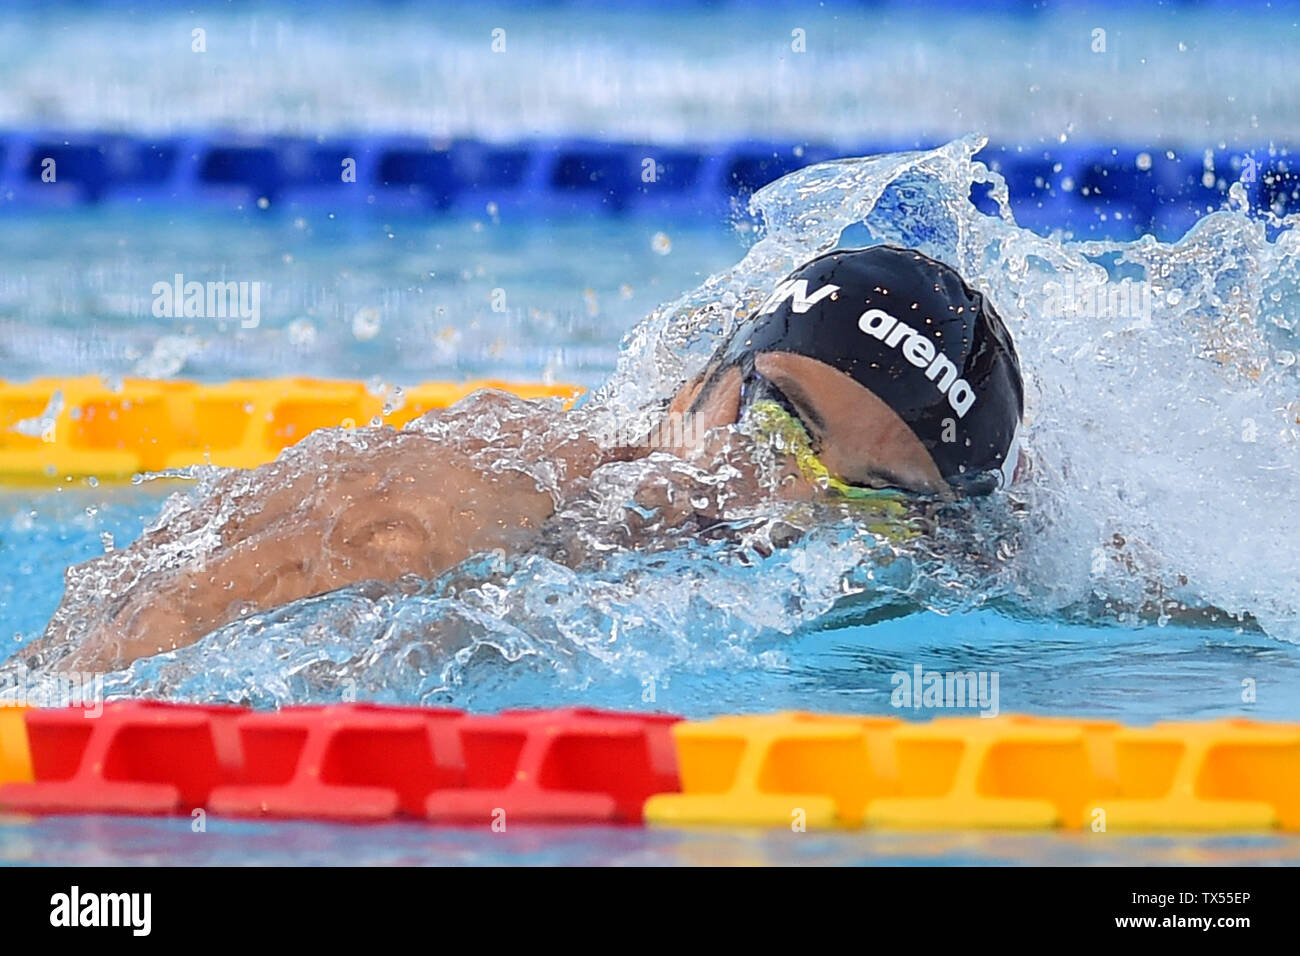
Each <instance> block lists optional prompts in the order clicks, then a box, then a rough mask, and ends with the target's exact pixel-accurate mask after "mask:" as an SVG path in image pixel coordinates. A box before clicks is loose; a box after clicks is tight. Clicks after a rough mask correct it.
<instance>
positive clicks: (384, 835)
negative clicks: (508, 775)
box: [0, 816, 1300, 866]
mask: <svg viewBox="0 0 1300 956" xmlns="http://www.w3.org/2000/svg"><path fill="white" fill-rule="evenodd" d="M32 863H43V864H51V865H76V866H82V865H85V866H453V865H454V866H592V865H606V866H681V865H696V866H761V865H777V866H799V865H809V864H816V865H824V866H831V865H833V866H881V865H883V866H907V865H929V866H936V865H938V866H971V865H980V866H1032V865H1040V866H1041V865H1047V866H1089V865H1108V866H1124V865H1128V866H1133V865H1145V866H1186V865H1198V866H1280V865H1295V864H1296V863H1300V838H1297V837H1294V836H1291V837H1284V836H1278V835H1273V834H1233V835H1231V836H1205V835H1197V836H1189V835H1186V834H1177V835H1170V836H1159V837H1154V836H1121V835H1105V834H1101V835H1096V834H1090V835H1083V834H1032V835H1029V834H1015V833H951V834H935V833H871V832H865V831H860V832H856V833H825V832H816V831H814V832H808V833H799V834H795V833H786V832H784V831H780V830H774V831H762V830H745V829H738V830H715V829H698V830H668V829H653V828H652V829H644V830H643V829H639V828H633V827H531V828H526V829H519V830H516V831H507V832H505V833H492V832H490V831H488V830H487V829H483V830H463V829H450V828H444V827H429V826H423V825H420V824H402V823H395V824H384V825H382V826H378V827H372V826H339V825H330V824H321V823H309V822H290V823H261V822H241V821H230V820H218V819H216V818H210V819H209V820H208V821H206V829H204V830H202V831H201V832H196V830H195V827H194V824H193V822H192V821H191V820H189V819H149V818H115V817H93V816H91V817H47V818H42V819H40V820H25V819H18V818H12V817H10V818H4V817H0V865H22V864H32Z"/></svg>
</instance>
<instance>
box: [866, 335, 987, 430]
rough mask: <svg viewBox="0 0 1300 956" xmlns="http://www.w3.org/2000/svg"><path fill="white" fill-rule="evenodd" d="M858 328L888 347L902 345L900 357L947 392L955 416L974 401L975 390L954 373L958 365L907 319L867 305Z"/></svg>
mask: <svg viewBox="0 0 1300 956" xmlns="http://www.w3.org/2000/svg"><path fill="white" fill-rule="evenodd" d="M858 328H860V329H861V330H862V331H863V332H866V333H867V335H870V336H872V337H874V338H877V339H879V340H880V341H882V342H884V343H885V344H886V345H888V346H889V347H890V348H891V349H900V348H901V349H902V352H903V358H905V359H907V360H908V361H909V362H911V363H912V364H913V365H915V366H916V367H917V368H920V369H924V370H925V377H926V378H928V379H929V380H930V381H932V382H934V383H935V386H936V387H937V388H938V389H939V393H940V394H941V395H946V396H948V404H949V405H951V406H952V410H953V411H954V412H956V413H957V417H958V418H965V417H966V413H967V412H969V411H970V409H971V406H972V405H974V404H975V390H974V389H972V388H971V387H970V385H969V384H968V383H967V382H966V380H965V379H964V378H958V377H957V366H956V365H953V364H952V362H951V361H950V360H949V359H948V356H946V355H944V354H943V353H942V352H940V351H939V350H938V349H937V348H935V345H934V342H933V340H931V339H930V338H929V337H928V336H925V335H922V334H921V333H920V332H918V331H917V330H916V329H914V328H912V327H911V326H910V325H908V324H907V323H906V322H900V321H899V320H898V319H896V318H894V317H893V316H892V315H890V314H889V313H888V312H886V311H885V310H884V309H868V310H867V311H866V312H863V313H862V315H861V316H859V317H858ZM936 380H937V381H936Z"/></svg>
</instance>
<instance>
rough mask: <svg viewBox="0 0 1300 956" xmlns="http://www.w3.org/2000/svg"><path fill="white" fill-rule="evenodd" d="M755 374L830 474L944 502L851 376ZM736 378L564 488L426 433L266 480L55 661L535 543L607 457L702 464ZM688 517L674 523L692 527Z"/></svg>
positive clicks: (780, 358)
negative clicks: (204, 549) (187, 553)
mask: <svg viewBox="0 0 1300 956" xmlns="http://www.w3.org/2000/svg"><path fill="white" fill-rule="evenodd" d="M755 367H756V369H757V370H758V372H759V373H760V374H761V375H762V376H763V377H765V378H766V379H767V380H768V381H769V382H771V383H772V384H773V385H774V386H776V387H777V388H779V389H780V390H781V392H782V393H783V394H784V395H785V396H786V398H787V399H788V400H789V402H790V404H791V405H792V406H793V407H794V409H795V411H796V412H797V413H798V414H799V416H800V418H801V419H802V420H803V422H804V423H805V427H806V428H807V429H808V431H809V432H810V437H811V438H812V440H813V446H814V449H815V450H816V451H817V453H818V455H819V457H820V458H821V460H822V461H823V462H824V463H825V464H826V466H827V468H828V469H829V470H830V472H831V473H832V474H834V475H836V476H837V477H840V478H842V479H844V480H845V481H848V482H851V483H857V484H869V485H877V486H883V485H893V486H896V487H903V488H909V489H912V490H916V491H922V492H928V493H933V494H946V493H947V486H946V484H945V483H944V481H943V479H942V477H941V476H940V474H939V471H938V469H937V468H936V466H935V464H934V461H933V460H932V459H931V458H930V455H929V453H928V452H926V450H925V448H924V446H923V445H922V444H921V443H920V441H919V440H918V439H917V438H916V436H915V435H913V433H912V432H911V430H910V429H909V428H908V427H907V425H906V424H905V423H904V422H903V421H902V420H901V419H900V418H899V417H898V416H897V415H896V414H895V413H894V412H893V411H892V410H891V409H890V408H889V407H888V406H886V405H885V404H884V403H883V402H881V401H880V400H879V399H878V398H876V396H875V395H873V394H872V393H871V392H870V391H868V390H867V389H866V388H864V387H863V386H861V385H860V384H858V383H857V382H855V381H854V380H853V379H851V378H850V377H849V376H847V375H845V374H843V373H842V372H839V371H837V370H835V369H832V368H829V367H828V366H826V365H823V364H822V363H820V362H817V361H815V360H813V359H809V358H807V357H804V356H800V355H794V354H790V353H767V354H763V355H760V356H758V357H757V359H756V362H755ZM741 384H742V383H741V373H740V371H739V370H738V369H736V368H734V367H733V368H730V369H718V368H716V367H715V366H710V367H709V368H708V369H706V371H705V372H704V373H703V374H702V375H700V376H699V377H697V378H696V379H694V380H693V381H691V382H688V383H687V384H686V385H685V386H683V387H682V388H681V389H680V390H679V391H678V393H677V394H676V395H675V396H674V397H673V399H672V401H671V402H670V403H669V407H668V412H669V414H670V415H673V414H676V415H683V414H685V415H689V416H692V417H693V422H692V425H693V427H692V428H691V429H688V430H686V434H684V435H679V437H680V440H679V441H678V442H677V443H676V444H672V445H667V446H666V445H664V444H662V443H661V444H659V445H658V446H657V447H656V448H653V449H652V448H649V447H645V446H646V443H645V442H643V443H641V446H640V447H638V448H635V449H629V448H617V449H609V448H601V447H600V446H599V445H598V444H597V443H596V442H595V440H594V439H589V438H578V439H572V438H569V439H566V440H562V441H557V442H555V443H553V444H552V445H551V446H548V447H545V448H543V449H541V450H540V451H539V454H540V455H541V456H544V457H545V459H546V460H547V461H549V462H551V463H552V464H553V465H554V466H555V468H556V472H557V474H559V475H560V482H559V487H558V491H557V492H556V493H552V492H551V491H543V490H540V489H539V488H538V487H537V485H536V483H535V482H534V480H533V479H532V478H531V477H530V476H528V475H526V474H523V473H522V472H514V471H502V472H494V473H491V474H487V473H485V472H484V471H483V469H481V468H480V467H479V466H478V465H477V463H475V462H473V461H472V460H471V459H470V456H469V455H468V454H466V453H465V452H464V451H463V450H458V449H457V448H450V447H449V446H448V445H447V444H445V443H443V442H441V441H440V440H439V439H437V438H436V437H433V436H429V435H425V434H421V433H414V432H401V433H398V434H397V435H395V436H394V437H393V440H391V441H386V442H384V443H382V444H378V445H376V446H375V447H371V448H366V449H361V448H354V447H349V446H346V445H341V446H338V447H336V448H334V449H331V451H330V453H329V454H328V455H327V456H326V458H325V460H323V461H322V462H321V463H320V470H319V471H317V472H312V473H308V474H299V475H294V476H292V477H285V478H284V479H283V480H280V481H279V482H278V483H277V482H276V481H274V480H271V481H268V483H267V485H266V486H265V487H263V488H262V490H260V491H257V492H254V493H253V495H252V496H250V497H245V498H244V499H243V500H241V502H240V507H239V510H238V513H237V514H238V516H237V517H236V518H233V519H231V520H229V521H227V522H226V523H225V524H224V525H223V526H222V527H221V528H220V530H219V534H220V537H221V543H220V545H219V546H218V547H217V548H216V549H215V550H214V551H213V552H212V553H211V554H210V555H209V556H207V557H206V558H203V559H200V560H196V561H192V562H191V563H190V564H188V565H187V566H184V567H181V568H180V569H178V570H175V571H170V572H154V573H151V574H150V575H148V577H147V579H146V580H143V581H141V582H140V583H139V584H137V585H136V586H134V587H132V588H130V589H128V591H127V593H125V594H121V595H117V596H116V597H115V599H114V600H112V601H111V602H110V603H109V604H107V605H106V606H105V608H104V609H103V612H102V613H101V615H100V616H99V618H98V619H97V620H95V621H93V622H91V624H90V627H89V630H88V632H87V635H86V637H85V639H84V640H83V641H81V643H80V644H79V646H78V647H77V648H76V649H75V650H73V651H72V652H71V653H70V654H69V655H68V656H66V657H64V658H63V659H62V660H61V661H60V663H59V666H60V667H62V668H77V669H85V670H103V669H116V668H120V667H123V666H125V665H126V664H128V663H130V662H131V661H133V660H135V659H137V658H140V657H145V656H149V655H153V654H157V653H159V652H162V651H167V650H172V649H175V648H178V647H183V646H185V645H188V644H192V643H194V642H195V641H197V640H198V639H199V638H201V637H202V636H203V635H205V634H207V633H209V632H210V631H212V630H214V629H216V628H218V627H221V626H222V625H224V624H227V623H229V622H231V621H233V620H235V619H236V618H238V617H240V616H244V615H247V614H251V613H255V612H257V611H264V610H268V609H270V608H273V607H277V606H279V605H282V604H286V603H288V602H291V601H295V600H298V599H300V598H304V597H308V596H311V595H316V594H322V593H325V592H327V591H332V590H334V589H336V588H340V587H344V586H346V585H349V584H355V583H358V582H361V581H366V580H384V581H393V580H396V579H398V578H400V577H402V576H403V575H408V574H413V575H418V576H419V577H421V578H430V577H433V576H435V575H437V574H439V573H441V572H443V571H445V570H447V569H448V568H450V567H452V566H454V565H456V564H457V563H459V562H460V561H462V560H464V559H465V558H466V557H468V556H469V555H471V554H475V553H478V552H482V551H488V550H492V549H497V548H502V549H505V550H507V551H509V552H515V551H522V550H526V549H527V548H528V547H529V546H530V545H531V544H532V543H534V542H535V541H536V540H537V537H538V535H539V534H540V533H541V531H542V529H543V527H544V526H545V525H546V523H547V521H548V519H550V518H551V517H552V515H554V513H555V511H556V508H557V506H558V505H560V504H561V503H562V502H563V500H565V499H566V497H568V496H571V495H575V494H579V493H581V489H582V486H583V483H584V482H585V480H586V479H587V478H588V477H589V476H590V475H591V474H592V472H593V471H595V470H596V469H597V468H599V467H600V466H601V465H603V464H607V463H609V462H612V461H626V460H628V459H631V458H636V457H642V456H644V455H646V454H649V453H650V451H652V450H654V451H668V452H670V453H672V454H674V455H677V456H679V457H682V458H687V459H690V460H692V461H694V462H696V463H697V464H705V465H707V463H708V462H709V461H710V460H711V456H712V455H713V454H714V453H715V451H716V449H717V448H718V447H720V446H721V445H722V444H723V443H724V442H725V441H726V432H725V431H719V430H718V429H721V428H722V427H723V426H726V425H730V424H733V423H735V422H736V421H737V420H738V419H739V418H740V417H741V414H742V408H741ZM467 401H469V402H475V400H473V399H471V400H467ZM493 401H498V402H500V401H504V399H501V398H500V397H497V398H493V397H490V396H483V397H480V398H479V399H477V401H476V402H475V414H482V413H483V412H484V411H485V410H490V409H485V408H484V404H485V403H486V404H487V405H489V406H490V404H491V403H492V402H493ZM466 404H467V403H461V405H459V406H457V407H455V408H451V409H447V410H445V411H443V412H436V413H433V414H435V415H438V416H439V417H440V418H444V419H447V420H449V421H451V422H452V423H453V424H454V423H455V420H456V418H457V416H458V415H467V414H468V413H467V411H466V409H465V408H463V407H462V406H465V405H466ZM539 414H541V412H539ZM542 424H544V423H527V422H523V423H521V422H519V421H517V420H511V427H513V428H515V429H517V430H518V433H517V434H516V435H514V436H511V437H512V438H513V440H515V441H517V442H519V443H522V440H523V433H524V431H525V430H528V429H532V428H534V427H540V426H541V425H542ZM671 433H672V432H671V430H670V429H666V430H665V434H671ZM688 438H689V440H687V439H688ZM275 468H276V465H275V463H272V464H269V465H264V466H262V467H261V468H259V469H257V471H258V472H262V473H264V474H266V476H267V478H268V479H274V478H275V474H274V473H273V469H275ZM787 478H788V480H787V481H785V482H783V483H782V485H781V490H780V492H779V493H780V494H781V496H782V497H794V498H808V497H812V496H814V495H815V494H818V493H820V492H819V491H818V490H816V489H814V488H812V487H811V486H810V485H809V484H808V483H807V481H805V480H804V479H803V478H802V477H801V476H799V475H798V473H797V471H795V470H791V471H790V472H789V474H788V475H787ZM741 480H744V479H741ZM756 487H757V485H756V484H755V488H756ZM231 493H232V481H231V480H225V481H223V482H221V483H220V484H219V485H218V487H217V489H216V490H215V491H214V492H213V493H212V498H211V499H210V500H208V501H206V502H205V503H204V504H205V505H209V506H215V505H220V504H221V503H222V496H225V495H228V494H231ZM757 493H758V492H757V491H755V494H757ZM690 497H691V496H689V495H673V494H671V493H670V491H667V490H665V488H664V486H663V484H662V483H660V484H658V485H654V486H651V485H647V486H646V487H644V488H642V489H641V490H640V491H638V492H637V494H636V500H637V502H638V503H639V504H640V505H642V506H643V507H652V508H659V509H661V510H665V511H669V512H671V511H672V509H673V508H674V507H679V508H680V507H681V506H680V504H677V503H678V502H681V501H682V500H688V499H689V498H690ZM686 510H688V509H683V510H682V513H681V514H680V515H676V516H674V515H670V516H669V518H670V520H672V519H673V518H674V517H678V518H684V517H685V511H686ZM173 537H174V535H173V534H172V533H170V532H169V530H168V529H165V528H164V529H159V530H157V531H155V532H151V533H147V534H146V535H144V536H143V537H142V538H141V539H140V540H139V541H137V542H135V543H134V544H132V545H131V546H130V548H128V549H126V550H127V552H128V553H129V555H131V556H135V557H141V556H145V555H148V554H150V552H151V551H152V550H156V549H158V548H161V547H163V546H165V545H166V544H167V542H168V541H169V540H170V539H171V538H173ZM97 560H104V559H97ZM65 601H66V596H65ZM66 627H67V620H66V615H60V614H58V613H56V615H55V617H54V619H53V620H52V622H51V625H50V628H49V629H47V632H46V634H45V636H44V637H42V638H41V639H39V640H37V641H35V642H33V644H32V645H30V647H29V648H28V649H27V652H28V653H30V655H31V656H32V658H33V660H34V662H36V661H39V655H40V654H41V652H42V650H43V648H44V647H45V646H48V645H51V644H54V643H58V642H59V641H60V640H62V639H65V637H64V630H65V628H66Z"/></svg>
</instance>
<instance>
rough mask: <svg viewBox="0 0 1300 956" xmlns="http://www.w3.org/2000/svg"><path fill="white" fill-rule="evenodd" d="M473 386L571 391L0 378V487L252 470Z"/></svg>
mask: <svg viewBox="0 0 1300 956" xmlns="http://www.w3.org/2000/svg"><path fill="white" fill-rule="evenodd" d="M482 388H497V389H502V390H504V391H508V392H512V393H514V394H515V395H518V396H520V397H521V398H543V397H560V398H564V399H573V398H574V397H576V396H577V395H578V394H579V392H580V391H581V389H579V388H577V387H576V386H573V385H543V384H521V383H511V382H499V381H491V380H486V379H483V380H476V381H469V382H428V383H425V384H422V385H414V386H410V387H407V388H403V389H402V391H401V397H400V400H398V398H397V396H396V394H395V393H392V392H390V393H386V394H375V393H374V392H372V391H371V390H369V389H368V388H367V387H366V385H365V384H364V383H362V382H346V381H326V380H322V379H310V378H280V379H263V380H249V381H236V382H225V383H222V384H212V385H208V384H201V383H197V382H174V381H155V380H151V379H139V378H128V379H124V380H122V381H121V382H120V383H119V384H116V385H113V386H110V385H108V384H107V383H105V382H104V381H103V380H102V379H101V378H99V377H98V376H85V377H81V378H44V379H36V380H34V381H31V382H24V383H21V384H13V383H6V382H0V481H19V482H21V481H49V480H51V479H65V478H84V477H95V478H103V479H110V478H129V477H130V476H132V475H135V474H139V473H142V472H151V471H161V470H163V469H167V468H183V467H185V466H187V465H197V464H213V465H221V466H225V467H236V468H254V467H256V466H258V465H261V464H265V463H266V462H268V461H271V460H273V459H274V458H275V457H276V455H278V454H279V453H280V451H281V450H282V449H283V448H285V447H286V446H288V445H292V444H293V443H295V442H297V441H298V440H299V439H301V438H302V437H303V436H304V435H306V434H308V433H309V432H311V431H314V430H315V429H317V428H331V427H337V426H344V427H355V426H358V425H368V424H385V425H392V426H394V427H397V428H400V427H401V426H402V425H405V424H406V423H407V422H408V421H410V420H411V419H413V418H417V417H418V416H420V415H423V414H424V413H425V412H427V411H430V410H431V409H435V408H446V407H448V406H450V405H454V404H455V403H456V402H458V401H459V400H460V399H462V398H464V397H465V396H466V395H469V394H470V393H472V392H475V391H478V390H479V389H482Z"/></svg>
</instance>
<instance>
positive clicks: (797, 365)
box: [668, 352, 949, 495]
mask: <svg viewBox="0 0 1300 956" xmlns="http://www.w3.org/2000/svg"><path fill="white" fill-rule="evenodd" d="M773 394H776V395H778V396H779V397H780V398H781V399H783V401H784V403H785V404H786V406H787V407H788V408H789V410H790V411H791V412H793V413H794V414H795V416H796V417H798V419H799V420H800V421H801V422H802V423H803V426H804V428H805V430H807V432H808V435H809V437H810V438H811V440H812V445H813V451H814V452H816V454H817V457H818V458H820V459H821V461H822V463H823V464H824V465H825V466H826V468H827V470H828V471H829V472H830V473H831V475H833V476H834V477H836V478H839V479H840V480H841V481H844V482H846V483H848V484H851V485H861V486H864V487H874V488H886V487H892V488H903V489H907V490H909V491H917V492H924V493H929V494H939V495H947V494H948V493H949V487H948V483H947V482H946V481H944V479H943V476H942V475H941V474H940V473H939V469H938V467H937V466H936V465H935V463H934V459H932V458H931V457H930V453H929V452H928V451H926V450H925V446H924V445H922V444H921V442H920V440H919V439H918V438H917V437H916V435H915V434H914V433H913V432H912V430H911V429H910V428H909V427H908V426H907V424H906V423H905V422H904V421H903V420H902V419H901V418H899V417H898V415H897V413H895V412H894V410H893V409H892V408H890V407H889V406H888V405H886V404H885V403H884V402H883V401H881V400H880V399H879V398H877V397H876V395H875V394H874V393H872V392H871V390H870V389H868V388H866V387H865V386H863V385H860V384H859V383H858V382H855V381H854V380H853V379H852V378H850V377H849V376H848V375H846V374H844V373H843V372H841V371H839V370H838V369H834V368H831V367H830V366H829V365H826V364H824V363H823V362H819V361H817V360H816V359H812V358H808V357H807V356H804V355H796V354H794V353H792V352H764V353H760V354H759V355H757V356H756V357H755V358H754V372H753V373H750V374H749V375H748V376H746V374H745V373H744V372H743V371H742V370H741V368H740V367H739V366H735V365H732V366H730V367H727V368H722V367H721V366H720V363H718V362H715V363H714V364H712V365H711V366H710V367H709V368H707V369H705V371H704V372H703V373H702V374H701V375H700V376H699V377H698V378H696V379H694V380H693V381H691V382H688V383H687V384H686V385H685V386H683V388H682V389H681V391H679V392H678V393H677V395H676V396H674V398H673V400H672V403H671V404H670V405H669V409H668V411H669V414H678V415H682V416H691V424H692V427H691V428H689V429H685V430H684V432H685V435H687V436H702V435H704V434H705V433H707V432H708V430H709V429H712V428H718V427H721V426H724V425H730V424H733V423H735V422H737V421H740V420H741V418H743V416H744V414H745V412H746V410H747V408H748V406H749V405H750V403H751V402H752V401H754V399H755V397H757V396H760V395H761V396H771V395H773ZM696 440H697V441H698V437H697V438H696ZM691 450H693V449H692V448H691V447H683V448H680V449H677V451H679V452H690V451H691Z"/></svg>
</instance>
